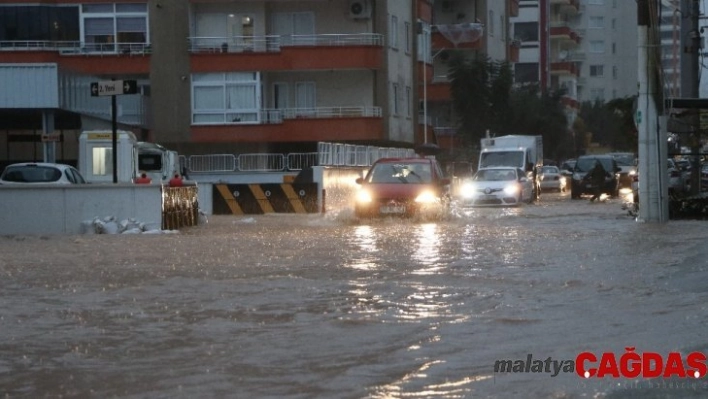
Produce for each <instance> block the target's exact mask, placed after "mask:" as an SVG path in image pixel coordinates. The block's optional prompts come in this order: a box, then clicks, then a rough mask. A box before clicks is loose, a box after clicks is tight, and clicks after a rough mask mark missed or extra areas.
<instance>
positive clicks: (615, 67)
mask: <svg viewBox="0 0 708 399" xmlns="http://www.w3.org/2000/svg"><path fill="white" fill-rule="evenodd" d="M617 72H618V69H617V65H615V66H613V67H612V79H617V74H618V73H617Z"/></svg>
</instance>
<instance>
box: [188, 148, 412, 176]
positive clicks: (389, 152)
mask: <svg viewBox="0 0 708 399" xmlns="http://www.w3.org/2000/svg"><path fill="white" fill-rule="evenodd" d="M414 156H415V151H414V150H413V149H410V148H389V147H375V146H365V145H354V144H343V143H327V142H320V143H318V145H317V152H303V153H289V154H272V153H255V154H240V155H234V154H209V155H191V156H189V157H184V156H181V157H180V164H181V165H183V166H185V167H186V168H187V169H188V171H189V172H190V173H210V172H215V173H228V172H284V171H299V170H303V169H307V168H310V167H313V166H334V167H362V166H363V167H366V166H371V165H372V164H373V163H374V162H376V161H377V160H378V159H380V158H407V157H414Z"/></svg>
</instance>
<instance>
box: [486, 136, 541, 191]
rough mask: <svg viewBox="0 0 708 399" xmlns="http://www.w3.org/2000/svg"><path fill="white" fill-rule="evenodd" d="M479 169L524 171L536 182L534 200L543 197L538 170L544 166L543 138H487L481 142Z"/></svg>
mask: <svg viewBox="0 0 708 399" xmlns="http://www.w3.org/2000/svg"><path fill="white" fill-rule="evenodd" d="M480 144H481V145H480V148H481V151H480V154H479V167H478V169H484V168H491V167H495V166H511V167H515V168H519V169H522V170H523V171H525V172H526V173H527V175H528V176H529V178H532V179H533V181H534V183H535V184H534V195H533V197H534V199H538V198H539V197H540V195H541V180H540V176H539V174H538V168H540V167H541V166H543V138H542V137H541V136H532V135H507V136H500V137H486V138H483V139H482V140H481V143H480Z"/></svg>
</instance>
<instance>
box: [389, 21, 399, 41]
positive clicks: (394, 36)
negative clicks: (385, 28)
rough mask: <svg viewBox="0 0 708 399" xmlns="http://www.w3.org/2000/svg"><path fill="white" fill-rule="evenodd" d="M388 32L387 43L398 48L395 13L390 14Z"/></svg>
mask: <svg viewBox="0 0 708 399" xmlns="http://www.w3.org/2000/svg"><path fill="white" fill-rule="evenodd" d="M389 29H390V30H389V32H388V38H389V45H390V46H391V48H393V49H397V48H398V17H397V16H395V15H391V26H390V28H389Z"/></svg>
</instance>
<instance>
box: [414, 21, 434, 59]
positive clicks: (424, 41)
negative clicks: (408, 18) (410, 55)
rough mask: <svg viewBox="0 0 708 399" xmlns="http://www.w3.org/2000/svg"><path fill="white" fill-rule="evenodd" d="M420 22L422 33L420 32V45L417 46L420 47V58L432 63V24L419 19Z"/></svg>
mask: <svg viewBox="0 0 708 399" xmlns="http://www.w3.org/2000/svg"><path fill="white" fill-rule="evenodd" d="M418 24H419V26H420V30H419V32H420V33H419V34H418V43H419V45H418V46H416V47H417V48H418V54H417V55H418V59H419V60H423V61H425V62H426V63H428V64H430V63H431V62H432V57H433V55H432V54H431V52H430V47H431V45H430V24H428V23H427V22H425V21H418Z"/></svg>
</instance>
